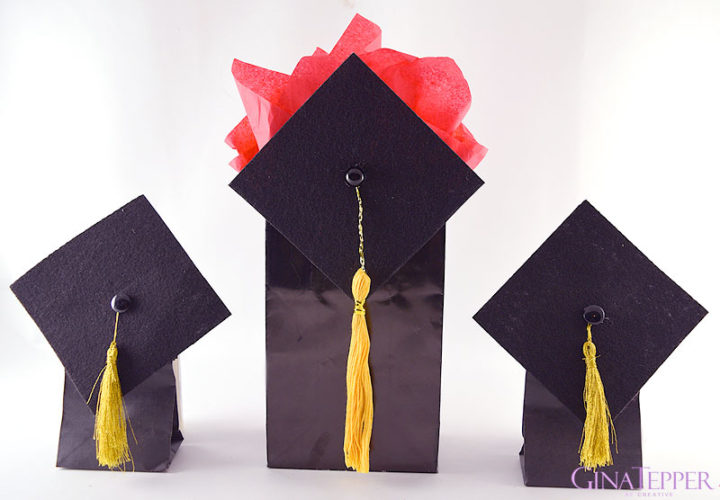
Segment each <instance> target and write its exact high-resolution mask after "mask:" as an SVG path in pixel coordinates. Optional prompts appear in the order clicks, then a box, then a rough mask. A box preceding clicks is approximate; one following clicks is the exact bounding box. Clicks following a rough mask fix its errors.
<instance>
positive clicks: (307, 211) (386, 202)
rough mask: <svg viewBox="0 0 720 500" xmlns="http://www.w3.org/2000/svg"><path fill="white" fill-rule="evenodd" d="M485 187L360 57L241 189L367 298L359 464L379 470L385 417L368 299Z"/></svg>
mask: <svg viewBox="0 0 720 500" xmlns="http://www.w3.org/2000/svg"><path fill="white" fill-rule="evenodd" d="M481 185H482V180H481V179H480V178H479V177H478V176H477V175H476V174H475V173H473V171H472V170H471V169H470V168H469V167H468V166H467V165H466V164H465V163H464V162H463V161H462V160H461V159H460V158H459V157H458V156H457V154H455V152H453V150H452V149H450V148H449V147H448V146H447V145H446V144H445V143H444V142H443V141H442V140H441V139H440V138H439V137H438V136H437V135H436V134H435V133H434V132H433V131H432V129H431V128H430V127H429V126H428V125H426V124H425V123H424V122H423V120H421V119H420V118H418V116H417V115H416V114H415V112H413V110H412V109H410V108H409V107H408V106H407V105H406V104H405V103H404V102H403V101H402V100H401V99H400V98H399V97H398V96H397V95H396V94H395V93H394V92H393V91H392V90H391V89H390V88H389V87H388V86H387V85H386V84H385V83H384V82H383V81H382V80H381V79H380V78H379V77H378V76H377V75H376V74H375V73H374V72H373V71H372V70H371V69H370V68H368V66H366V65H365V63H364V62H363V61H362V60H361V59H360V58H359V57H358V56H356V55H354V54H353V55H350V57H348V58H347V60H346V61H345V62H344V63H343V64H342V65H341V66H340V67H339V68H338V69H337V70H336V71H335V72H334V73H333V74H332V75H331V76H330V77H329V78H328V79H327V80H326V81H325V83H324V84H323V85H322V86H321V87H320V88H319V89H318V90H317V91H316V92H315V93H314V94H313V95H312V96H311V97H310V98H309V99H308V100H307V101H306V102H305V104H304V105H303V106H302V107H301V108H300V109H299V110H298V111H296V112H295V113H294V114H293V115H292V117H290V119H289V120H288V121H287V123H285V125H284V126H283V127H282V128H281V129H280V130H279V131H278V132H277V133H276V134H275V135H274V136H273V137H272V138H271V139H270V141H269V142H268V143H267V144H266V145H265V146H264V147H263V148H262V149H261V150H260V151H259V152H258V153H257V154H256V156H255V157H254V158H253V159H252V160H251V161H250V163H249V164H248V165H247V166H246V167H245V168H244V169H243V170H241V172H240V173H239V174H238V175H237V177H236V178H235V179H234V180H233V181H232V183H231V187H232V188H233V189H234V190H235V191H236V192H237V193H238V194H240V195H241V196H242V197H243V198H245V200H247V201H248V202H249V203H250V204H251V205H252V206H253V207H254V208H255V209H257V210H258V211H259V212H260V213H261V214H262V215H263V216H264V217H265V219H267V221H268V222H269V224H271V225H272V227H273V228H274V229H276V230H277V231H278V232H279V233H280V234H281V235H282V236H284V237H285V238H286V239H287V240H288V241H289V242H290V243H291V244H292V245H294V246H295V247H296V248H297V249H298V250H299V251H300V252H301V253H302V254H303V255H304V256H305V257H306V258H307V259H308V260H309V261H310V262H311V263H312V264H313V265H314V266H316V267H317V269H319V270H320V271H321V272H322V274H324V275H325V276H326V277H327V278H328V279H329V280H330V282H332V284H334V286H335V287H337V289H339V290H341V291H342V292H343V293H344V294H346V295H347V296H349V297H352V299H353V300H354V301H355V308H354V314H353V321H352V332H353V333H352V338H351V342H350V344H351V345H350V354H349V357H348V364H347V370H348V373H347V376H348V385H347V390H348V398H347V404H348V406H347V409H346V432H345V439H346V442H345V452H346V453H345V461H346V465H347V466H348V467H352V468H355V469H356V470H360V471H367V470H368V458H367V453H368V445H369V440H370V431H371V428H372V411H373V410H372V384H371V381H370V373H369V370H368V361H367V360H368V352H369V349H370V347H369V339H368V334H367V324H366V323H365V319H364V317H365V300H366V298H367V296H368V295H369V296H372V294H373V292H375V291H377V290H378V289H380V288H381V287H382V286H383V284H384V283H386V282H387V281H388V280H389V279H390V278H391V277H392V276H393V275H394V273H396V272H397V271H398V269H400V268H401V267H402V266H403V265H404V264H406V263H407V262H408V261H409V260H410V259H411V257H413V255H415V254H416V253H417V252H418V251H419V250H420V249H421V248H423V246H425V245H426V244H427V243H428V241H429V240H430V239H431V238H432V237H433V236H434V235H436V234H437V233H438V232H439V231H440V230H441V229H442V228H443V227H444V225H445V223H446V221H447V220H448V219H449V218H450V217H451V216H452V215H453V213H455V211H456V210H457V209H458V208H459V207H460V206H461V205H462V204H463V203H464V202H465V201H466V200H467V199H468V198H469V197H470V196H471V195H472V194H473V193H474V192H475V191H476V190H477V189H478V188H479V187H480V186H481ZM359 267H360V269H358V268H359ZM365 271H367V272H365ZM370 277H372V283H371V282H370ZM371 313H372V311H370V314H371Z"/></svg>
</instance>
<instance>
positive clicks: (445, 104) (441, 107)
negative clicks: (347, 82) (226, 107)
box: [225, 14, 487, 171]
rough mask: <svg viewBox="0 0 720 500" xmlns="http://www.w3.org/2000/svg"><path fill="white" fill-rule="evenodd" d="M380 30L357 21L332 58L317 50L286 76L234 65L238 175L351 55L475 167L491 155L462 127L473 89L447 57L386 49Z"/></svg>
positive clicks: (232, 142)
mask: <svg viewBox="0 0 720 500" xmlns="http://www.w3.org/2000/svg"><path fill="white" fill-rule="evenodd" d="M380 43H381V31H380V27H378V26H377V25H375V24H373V23H372V22H370V21H368V20H367V19H365V18H364V17H362V16H361V15H359V14H356V15H355V17H354V18H353V20H352V21H351V22H350V24H349V25H348V27H347V29H346V30H345V32H344V33H343V34H342V36H341V37H340V40H338V42H337V43H336V44H335V46H334V47H333V48H332V50H331V51H330V52H329V53H328V52H325V51H324V50H322V49H320V48H317V49H315V52H314V53H313V54H312V55H310V56H306V57H303V58H302V59H300V61H299V62H298V63H297V65H296V66H295V69H293V72H292V74H290V75H286V74H284V73H278V72H277V71H272V70H269V69H265V68H261V67H259V66H254V65H252V64H248V63H245V62H242V61H239V60H237V59H235V61H233V66H232V72H233V76H234V77H235V82H236V83H237V87H238V90H239V91H240V98H241V99H242V102H243V105H244V106H245V111H246V112H247V116H246V117H245V118H243V120H242V121H241V122H240V123H239V124H238V125H237V126H236V127H235V128H234V129H233V130H232V131H231V132H230V134H228V136H227V138H226V139H225V142H226V143H227V144H228V145H229V146H230V147H232V148H233V149H235V150H237V152H238V156H237V157H236V158H235V159H233V160H232V162H230V165H231V166H232V167H233V168H234V169H235V170H237V171H240V170H242V168H243V167H244V166H245V165H247V164H248V162H249V161H250V160H251V159H252V158H253V156H255V154H256V153H257V152H258V151H259V149H260V148H262V147H263V146H264V145H265V144H267V142H268V141H269V140H270V138H271V137H272V136H273V135H274V134H275V133H276V132H277V131H278V130H279V129H280V127H282V126H283V124H285V122H286V121H287V120H288V118H290V116H292V114H293V113H294V112H295V111H296V110H297V109H298V108H299V107H300V106H302V104H303V103H304V102H305V101H306V100H307V99H308V98H309V97H310V96H311V95H312V94H313V93H314V92H315V91H316V90H317V89H318V87H320V85H322V84H323V82H325V80H327V78H328V77H329V76H330V75H331V74H332V73H333V72H334V71H335V70H336V69H337V68H338V67H339V66H340V65H341V64H342V63H343V62H344V61H345V59H347V58H348V56H350V54H352V53H355V54H357V55H358V56H359V57H360V58H361V59H362V60H363V61H364V62H365V64H367V65H368V66H369V67H370V69H372V70H373V71H374V72H375V73H376V74H377V75H378V76H379V77H380V78H381V79H382V80H383V81H384V82H385V83H386V84H387V85H388V86H389V87H390V88H391V89H392V90H393V91H394V92H395V93H396V94H397V95H398V96H399V97H400V98H401V99H402V100H403V101H404V102H405V103H406V104H407V105H408V106H410V108H412V110H413V111H415V113H417V115H418V116H419V117H420V118H421V119H422V120H423V121H425V123H427V124H428V125H429V126H430V128H432V129H433V131H434V132H435V133H436V134H437V135H438V136H439V137H440V138H441V139H442V140H443V141H445V143H446V144H447V145H448V146H450V147H451V148H452V149H453V150H454V151H455V152H456V153H457V155H458V156H460V158H462V159H463V160H464V161H465V163H467V164H468V166H470V167H471V168H475V167H476V166H477V164H478V163H480V160H482V159H483V157H484V156H485V153H486V152H487V148H485V147H484V146H482V145H481V144H479V143H478V142H477V141H476V140H475V138H473V136H472V134H471V133H470V131H469V130H468V129H467V128H466V127H465V126H464V125H463V124H462V119H463V118H464V117H465V114H466V113H467V112H468V110H469V109H470V101H471V97H470V88H469V87H468V84H467V81H466V80H465V78H464V77H463V74H462V72H461V71H460V68H459V67H458V66H457V64H455V61H453V60H452V59H450V58H449V57H415V56H412V55H409V54H404V53H402V52H398V51H396V50H392V49H387V48H381V47H380Z"/></svg>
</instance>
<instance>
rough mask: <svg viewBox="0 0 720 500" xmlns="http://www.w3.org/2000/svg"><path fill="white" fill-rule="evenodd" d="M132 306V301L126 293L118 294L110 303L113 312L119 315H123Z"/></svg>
mask: <svg viewBox="0 0 720 500" xmlns="http://www.w3.org/2000/svg"><path fill="white" fill-rule="evenodd" d="M131 304H132V300H130V297H128V296H127V295H125V294H124V293H118V294H117V295H115V296H114V297H113V298H112V300H111V301H110V307H112V309H113V311H115V312H119V313H123V312H125V311H127V310H128V309H130V305H131Z"/></svg>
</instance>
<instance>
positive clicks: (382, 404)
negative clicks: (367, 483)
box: [266, 224, 445, 472]
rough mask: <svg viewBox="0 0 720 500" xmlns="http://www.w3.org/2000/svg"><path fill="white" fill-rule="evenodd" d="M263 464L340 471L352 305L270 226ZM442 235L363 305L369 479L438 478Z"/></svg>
mask: <svg viewBox="0 0 720 500" xmlns="http://www.w3.org/2000/svg"><path fill="white" fill-rule="evenodd" d="M266 235H267V239H266V241H267V245H266V248H267V257H266V271H267V275H266V276H267V277H266V282H267V293H266V315H267V316H266V322H267V323H266V324H267V460H268V466H270V467H282V468H297V469H341V470H345V460H344V457H343V435H344V431H345V428H344V423H345V397H346V393H345V369H346V368H345V364H346V362H347V351H348V345H349V342H350V328H349V325H350V320H351V317H352V310H353V309H352V305H353V302H352V299H350V298H349V297H348V296H347V295H346V294H345V293H344V292H343V291H342V290H341V289H339V288H338V287H336V286H335V285H334V284H333V283H332V282H331V281H330V280H328V278H326V277H325V275H323V274H322V273H321V272H320V271H319V270H318V268H316V267H315V266H314V265H312V264H311V263H310V261H308V260H307V259H306V258H305V256H303V254H302V253H300V252H299V251H298V250H297V249H296V248H295V246H293V245H292V244H291V243H290V242H289V241H288V240H287V239H285V237H284V236H282V235H281V234H280V233H278V232H277V231H276V230H275V229H273V228H272V226H270V225H269V224H268V225H267V232H266ZM444 274H445V228H444V227H443V228H442V229H441V230H440V231H439V232H438V233H437V234H436V235H435V236H434V237H433V238H431V239H430V241H429V242H428V243H427V244H426V245H425V246H424V247H423V248H422V250H420V251H419V252H418V253H417V254H415V255H414V256H413V258H412V259H410V260H409V261H408V263H407V264H405V265H404V266H403V267H402V268H401V269H400V270H399V271H397V272H396V273H395V274H394V275H393V277H392V278H391V279H390V280H388V281H387V282H386V283H385V284H384V285H383V286H382V287H381V288H379V289H378V290H377V291H376V292H375V293H374V294H373V295H372V296H371V297H370V299H369V300H368V321H369V323H370V328H372V331H374V332H377V334H376V335H374V336H373V337H372V348H371V350H370V367H371V371H372V377H373V391H374V403H375V420H374V425H373V434H372V441H371V444H370V467H371V470H374V471H396V472H436V471H437V454H438V433H439V425H440V422H439V418H440V364H441V359H442V316H443V289H444V287H443V281H444Z"/></svg>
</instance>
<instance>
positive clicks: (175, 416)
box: [57, 363, 183, 472]
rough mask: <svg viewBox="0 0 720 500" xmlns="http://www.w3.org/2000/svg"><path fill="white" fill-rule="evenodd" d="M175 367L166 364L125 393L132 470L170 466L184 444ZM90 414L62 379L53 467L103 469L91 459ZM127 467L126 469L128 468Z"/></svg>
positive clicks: (140, 470) (130, 467)
mask: <svg viewBox="0 0 720 500" xmlns="http://www.w3.org/2000/svg"><path fill="white" fill-rule="evenodd" d="M173 368H174V363H168V364H167V365H165V366H164V367H162V368H160V369H159V370H158V371H156V372H155V373H153V374H152V375H150V376H149V377H148V378H146V379H145V380H144V381H143V382H141V383H140V385H138V386H137V387H135V388H134V389H133V390H132V391H130V392H129V393H128V394H127V395H125V408H126V410H127V414H128V416H129V418H130V424H131V426H132V434H134V437H135V438H136V439H137V443H136V442H135V440H134V439H133V438H132V436H131V437H130V439H129V443H130V451H131V452H132V455H133V461H134V469H135V471H137V472H162V471H165V470H167V468H168V467H169V466H170V462H171V461H172V459H173V457H174V456H175V453H176V452H177V450H178V448H179V447H180V443H181V442H182V440H183V436H182V433H181V432H180V423H179V412H178V400H177V383H176V375H175V370H174V369H173ZM94 426H95V415H94V414H93V412H92V410H91V409H90V407H88V405H87V404H86V403H85V400H84V399H83V397H82V396H81V395H80V393H79V392H78V391H77V389H76V388H75V386H74V385H73V383H72V381H71V380H70V379H69V378H68V377H67V376H65V393H64V395H63V416H62V424H61V426H60V442H59V444H58V455H57V466H58V467H66V468H69V469H90V470H103V469H104V467H100V466H99V465H98V462H97V458H95V441H94V440H93V429H94ZM130 469H132V464H128V465H127V470H130Z"/></svg>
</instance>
